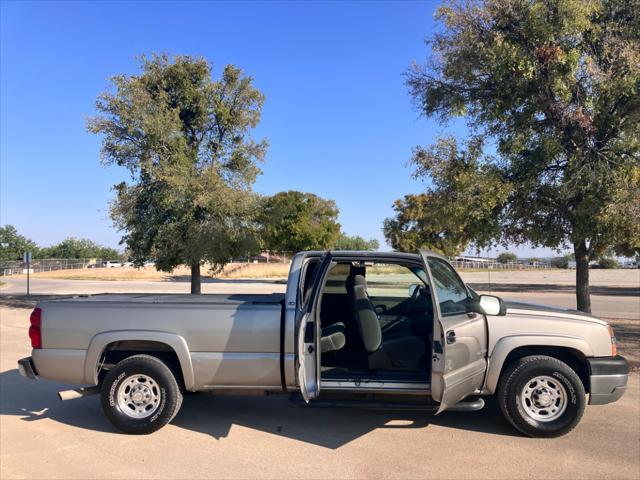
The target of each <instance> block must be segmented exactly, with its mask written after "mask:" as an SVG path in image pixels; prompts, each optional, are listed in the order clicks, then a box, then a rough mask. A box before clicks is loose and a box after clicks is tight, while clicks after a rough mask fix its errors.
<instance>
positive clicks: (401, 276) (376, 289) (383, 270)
mask: <svg viewBox="0 0 640 480" xmlns="http://www.w3.org/2000/svg"><path fill="white" fill-rule="evenodd" d="M366 279H367V291H368V293H369V297H371V298H376V297H380V298H397V299H398V300H406V299H408V298H410V297H411V293H410V289H409V287H411V286H412V285H416V284H419V285H420V286H422V285H423V282H422V281H421V279H420V278H419V277H418V275H417V274H416V273H415V272H413V271H412V270H411V269H409V268H408V267H407V266H405V265H399V264H388V263H375V264H374V265H372V266H369V267H367V277H366Z"/></svg>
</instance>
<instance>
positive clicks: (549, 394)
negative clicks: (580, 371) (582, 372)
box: [498, 355, 585, 437]
mask: <svg viewBox="0 0 640 480" xmlns="http://www.w3.org/2000/svg"><path fill="white" fill-rule="evenodd" d="M498 398H499V403H500V409H501V410H502V413H503V414H504V416H505V417H506V418H507V420H509V422H510V423H511V424H512V425H513V426H514V427H515V428H517V429H518V430H519V431H520V432H522V433H524V434H525V435H528V436H530V437H559V436H561V435H564V434H566V433H568V432H569V431H571V430H572V429H573V428H574V427H575V426H576V425H577V424H578V422H579V421H580V419H581V418H582V414H583V413H584V408H585V391H584V386H583V385H582V382H581V381H580V378H579V377H578V375H577V374H576V372H575V371H574V370H573V369H572V368H571V367H569V365H567V364H566V363H564V362H562V361H560V360H558V359H557V358H553V357H548V356H543V355H540V356H530V357H524V358H521V359H519V360H517V361H515V362H514V363H513V364H512V365H510V366H509V367H508V368H507V370H506V371H505V372H504V373H503V374H502V377H501V380H500V385H499V386H498Z"/></svg>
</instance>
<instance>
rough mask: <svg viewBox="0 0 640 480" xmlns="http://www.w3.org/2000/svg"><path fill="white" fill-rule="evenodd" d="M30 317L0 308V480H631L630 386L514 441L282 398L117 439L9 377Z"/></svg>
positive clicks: (448, 423)
mask: <svg viewBox="0 0 640 480" xmlns="http://www.w3.org/2000/svg"><path fill="white" fill-rule="evenodd" d="M28 313H29V310H26V309H8V308H0V334H1V335H0V339H1V342H0V347H1V348H0V351H1V356H0V478H2V479H9V478H139V479H145V478H249V477H252V478H444V477H446V478H535V479H540V478H558V479H560V478H581V479H586V478H616V479H619V478H625V479H627V478H628V479H637V478H640V381H639V377H638V376H637V375H634V376H633V377H632V379H631V385H630V389H629V391H628V392H627V394H626V395H625V396H624V397H623V398H622V399H621V400H620V401H619V402H617V403H615V404H611V405H604V406H597V407H587V411H586V414H585V416H584V418H583V420H582V422H581V423H580V425H579V426H578V427H577V428H576V430H574V431H573V432H572V433H571V434H569V435H567V436H565V437H562V438H559V439H549V440H536V439H528V438H524V437H521V436H519V435H518V434H517V433H516V432H515V431H514V430H513V429H512V428H511V426H510V425H509V424H508V423H507V422H506V421H505V420H504V419H503V418H502V416H501V414H500V412H499V409H498V408H497V405H496V404H495V403H494V402H492V401H490V402H489V403H488V405H487V407H485V409H484V410H482V411H480V412H474V413H447V412H445V413H444V414H442V415H439V416H436V417H434V416H433V415H431V414H426V413H406V412H403V413H394V412H372V411H361V410H347V409H313V408H305V407H299V406H295V405H293V404H291V403H290V402H289V401H288V399H287V398H286V397H284V396H270V397H264V396H257V397H222V396H213V395H211V394H204V393H201V394H193V395H188V396H187V397H186V398H185V402H184V404H183V407H182V410H181V412H180V413H179V414H178V416H177V417H176V418H175V419H174V421H173V422H172V424H170V425H168V426H167V427H165V428H163V429H162V430H160V431H159V432H157V433H155V434H153V435H150V436H144V437H138V436H127V435H122V434H119V433H117V432H115V431H114V429H113V428H112V427H111V425H110V424H109V423H108V422H107V420H106V419H105V418H104V417H103V415H102V412H101V410H100V404H99V398H98V397H97V396H92V397H87V398H83V399H80V400H73V401H68V402H61V401H59V400H58V399H57V396H56V392H58V391H59V390H62V389H66V388H68V386H66V385H61V384H56V383H54V382H50V381H46V380H38V381H31V380H27V379H24V378H22V377H20V376H19V374H18V372H17V370H16V360H18V359H19V358H21V357H24V356H27V355H29V347H28V340H27V335H26V328H27V318H28Z"/></svg>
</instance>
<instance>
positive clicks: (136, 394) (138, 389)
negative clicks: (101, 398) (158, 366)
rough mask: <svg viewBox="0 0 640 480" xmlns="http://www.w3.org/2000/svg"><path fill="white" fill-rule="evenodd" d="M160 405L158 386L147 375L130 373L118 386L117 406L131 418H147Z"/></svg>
mask: <svg viewBox="0 0 640 480" xmlns="http://www.w3.org/2000/svg"><path fill="white" fill-rule="evenodd" d="M159 406H160V387H159V386H158V383H157V382H156V381H155V380H154V379H153V378H151V377H150V376H148V375H143V374H137V375H131V376H129V377H127V378H125V379H124V381H123V382H122V383H121V384H120V387H118V407H120V410H121V411H122V412H123V413H124V414H125V415H127V416H128V417H131V418H136V419H141V418H147V417H148V416H150V415H153V413H154V412H155V411H156V410H157V409H158V407H159Z"/></svg>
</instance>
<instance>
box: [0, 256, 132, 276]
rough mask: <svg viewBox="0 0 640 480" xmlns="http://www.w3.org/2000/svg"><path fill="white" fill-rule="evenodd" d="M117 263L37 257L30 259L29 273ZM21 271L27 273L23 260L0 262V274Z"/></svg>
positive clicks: (19, 272) (102, 266) (98, 259)
mask: <svg viewBox="0 0 640 480" xmlns="http://www.w3.org/2000/svg"><path fill="white" fill-rule="evenodd" d="M117 264H118V263H117V262H109V261H108V260H103V259H101V258H39V259H34V260H32V261H31V263H30V264H29V270H30V273H40V272H53V271H55V270H74V269H81V268H107V267H110V266H116V265H117ZM118 266H119V265H118ZM21 273H27V264H26V263H25V262H2V263H0V276H5V277H6V276H10V275H19V274H21Z"/></svg>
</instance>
